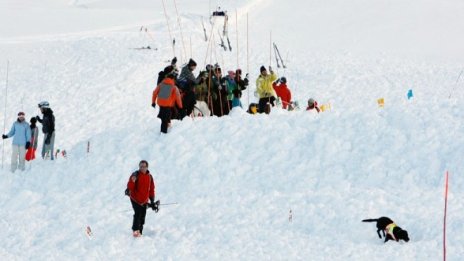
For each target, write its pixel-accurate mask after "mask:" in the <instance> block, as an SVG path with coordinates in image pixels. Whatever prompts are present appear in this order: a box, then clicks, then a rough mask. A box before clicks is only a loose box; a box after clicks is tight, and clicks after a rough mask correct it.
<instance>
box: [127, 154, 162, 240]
mask: <svg viewBox="0 0 464 261" xmlns="http://www.w3.org/2000/svg"><path fill="white" fill-rule="evenodd" d="M125 194H126V195H127V196H129V197H130V201H131V204H132V208H133V209H134V219H133V222H132V231H133V236H134V237H140V236H141V235H142V232H143V225H144V224H145V216H146V214H147V207H151V208H152V209H153V210H154V211H155V212H158V210H159V209H158V205H159V202H157V203H155V182H154V181H153V176H152V175H151V174H150V171H149V170H148V162H147V161H146V160H142V161H140V163H139V170H137V171H135V172H133V173H132V175H131V176H130V178H129V181H128V182H127V189H126V191H125ZM148 201H150V204H148Z"/></svg>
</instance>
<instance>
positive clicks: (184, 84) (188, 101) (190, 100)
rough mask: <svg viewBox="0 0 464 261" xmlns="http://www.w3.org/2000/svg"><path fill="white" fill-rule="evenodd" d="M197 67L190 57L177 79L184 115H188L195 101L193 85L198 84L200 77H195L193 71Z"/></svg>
mask: <svg viewBox="0 0 464 261" xmlns="http://www.w3.org/2000/svg"><path fill="white" fill-rule="evenodd" d="M196 68H197V63H196V62H195V61H194V60H193V59H190V60H189V62H188V64H187V65H185V66H184V67H183V68H182V70H181V72H180V75H179V78H178V79H177V86H178V87H179V89H180V91H181V97H182V105H183V106H184V109H185V113H186V115H190V114H191V113H192V111H193V108H194V106H195V103H196V99H195V89H194V88H195V85H198V84H199V83H200V82H201V80H202V78H201V75H198V77H197V78H195V76H194V75H193V71H194V70H195V69H196Z"/></svg>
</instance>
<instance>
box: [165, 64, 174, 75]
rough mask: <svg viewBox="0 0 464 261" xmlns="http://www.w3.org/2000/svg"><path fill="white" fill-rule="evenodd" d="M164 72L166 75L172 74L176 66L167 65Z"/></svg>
mask: <svg viewBox="0 0 464 261" xmlns="http://www.w3.org/2000/svg"><path fill="white" fill-rule="evenodd" d="M163 72H164V75H165V76H168V75H172V73H173V72H174V66H172V65H169V66H166V68H164V71H163Z"/></svg>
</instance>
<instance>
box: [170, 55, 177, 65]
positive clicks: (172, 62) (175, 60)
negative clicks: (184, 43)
mask: <svg viewBox="0 0 464 261" xmlns="http://www.w3.org/2000/svg"><path fill="white" fill-rule="evenodd" d="M176 63H177V57H174V58H173V59H172V60H171V65H175V64H176Z"/></svg>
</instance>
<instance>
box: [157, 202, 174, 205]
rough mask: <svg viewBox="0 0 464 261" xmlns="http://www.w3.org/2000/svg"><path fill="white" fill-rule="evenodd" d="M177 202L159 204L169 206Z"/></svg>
mask: <svg viewBox="0 0 464 261" xmlns="http://www.w3.org/2000/svg"><path fill="white" fill-rule="evenodd" d="M177 204H178V203H177V202H172V203H164V204H159V206H169V205H177Z"/></svg>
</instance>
